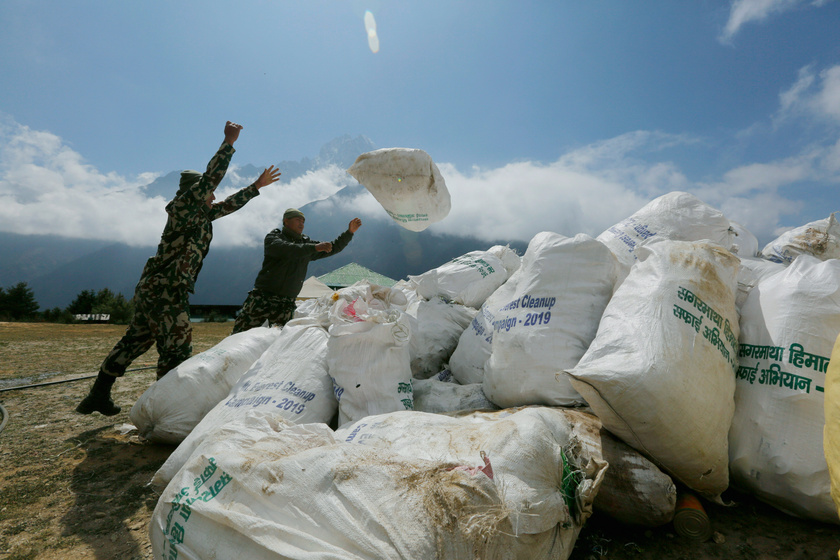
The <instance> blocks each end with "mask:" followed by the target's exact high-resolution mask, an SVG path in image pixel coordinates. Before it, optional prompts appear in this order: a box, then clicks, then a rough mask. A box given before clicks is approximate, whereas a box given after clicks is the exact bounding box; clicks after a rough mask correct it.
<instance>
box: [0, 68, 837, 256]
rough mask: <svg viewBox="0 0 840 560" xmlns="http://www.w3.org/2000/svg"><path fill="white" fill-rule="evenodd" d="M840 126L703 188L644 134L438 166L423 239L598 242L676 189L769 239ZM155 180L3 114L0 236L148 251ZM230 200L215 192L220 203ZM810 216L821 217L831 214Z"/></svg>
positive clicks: (828, 161)
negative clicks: (537, 158)
mask: <svg viewBox="0 0 840 560" xmlns="http://www.w3.org/2000/svg"><path fill="white" fill-rule="evenodd" d="M803 116H807V117H808V118H812V119H815V120H816V121H819V122H822V123H826V122H828V123H829V124H834V125H840V66H835V67H832V68H829V69H826V70H824V71H822V72H817V71H816V70H815V69H813V68H810V67H807V68H803V69H802V71H801V72H800V75H799V78H798V80H797V81H796V83H794V84H793V85H792V86H791V87H790V88H789V89H788V90H786V91H784V92H782V93H781V94H780V109H779V113H778V115H777V117H776V119H777V120H778V121H784V120H786V119H793V118H801V117H803ZM837 129H840V126H835V127H834V131H833V135H831V136H830V138H831V140H830V141H824V142H822V143H815V144H811V145H810V146H808V147H807V148H805V149H803V150H802V151H801V152H800V153H797V154H793V155H790V156H788V157H786V158H782V159H779V160H777V161H770V162H760V163H746V164H744V165H741V166H739V167H736V168H733V169H730V170H729V171H727V172H726V173H724V174H723V175H722V176H720V177H719V178H716V179H713V180H709V179H705V180H703V181H697V180H692V179H690V178H688V177H687V176H686V175H685V173H684V172H683V171H682V170H681V169H680V168H679V167H678V166H677V165H676V164H675V163H673V162H671V161H668V160H667V159H666V158H665V157H664V153H665V151H664V150H666V149H668V148H672V147H680V146H681V147H686V146H690V145H691V144H692V143H693V142H696V139H692V138H690V137H687V136H685V135H672V134H666V133H662V132H650V131H637V132H631V133H627V134H624V135H621V136H618V137H615V138H612V139H609V140H605V141H602V142H598V143H595V144H591V145H588V146H584V147H581V148H579V149H576V150H573V151H570V152H568V153H566V154H563V155H561V156H560V157H559V158H558V159H557V160H556V161H554V162H552V163H549V164H542V163H535V162H527V161H526V162H518V163H511V164H508V165H505V166H503V167H499V168H495V169H479V168H473V169H470V170H468V171H463V170H459V169H457V168H455V167H454V166H453V165H450V164H446V163H441V162H438V166H439V167H440V169H441V172H442V174H443V176H444V178H445V179H446V183H447V186H448V189H449V191H450V194H451V197H452V211H451V212H450V214H449V216H448V217H447V218H446V219H445V220H443V221H442V222H439V223H437V224H435V225H433V226H432V228H431V230H430V231H433V232H438V233H448V234H454V235H475V236H478V237H480V238H482V239H486V240H488V241H491V240H508V239H509V240H521V241H529V240H530V239H531V238H532V237H533V236H534V235H535V234H536V233H538V232H540V231H555V232H558V233H561V234H564V235H574V234H576V233H587V234H589V235H592V236H597V235H598V234H600V233H601V232H603V231H604V230H606V229H607V228H609V227H610V226H612V225H613V224H615V223H617V222H619V221H621V220H623V219H624V218H626V217H627V216H629V215H630V214H632V213H634V212H635V211H636V210H638V209H639V208H641V207H642V206H644V205H645V204H646V203H647V202H649V201H650V200H652V199H654V198H656V197H657V196H660V195H663V194H665V193H668V192H670V191H675V190H681V191H687V192H691V193H692V194H694V195H696V196H697V197H698V198H700V199H701V200H703V201H705V202H707V203H708V204H710V205H712V206H714V207H716V208H719V209H720V210H722V211H723V212H724V213H725V214H726V215H727V217H728V218H729V219H730V220H734V221H736V222H738V223H740V224H742V225H743V226H745V227H746V228H747V229H749V230H750V231H752V232H753V233H754V234H755V235H756V236H757V237H758V238H759V239H760V240H762V241H765V242H766V241H769V240H771V239H772V238H773V237H775V236H776V235H778V233H779V232H780V231H781V229H784V228H780V225H779V224H780V222H781V221H782V220H783V217H784V216H788V217H793V219H795V217H796V216H798V215H799V213H800V212H802V211H803V210H806V209H807V208H806V207H805V204H806V203H805V202H803V201H800V200H795V199H791V198H787V197H786V196H785V195H783V194H782V191H783V190H784V191H785V192H789V191H795V189H790V188H789V187H796V186H797V185H801V184H813V183H818V184H821V185H830V184H836V183H838V182H840V140H838V135H837V134H836V131H837ZM211 155H212V154H207V156H208V159H209V157H210V156H211ZM230 174H231V177H232V178H233V179H234V184H235V185H236V188H239V187H241V186H243V185H245V184H248V183H250V182H251V181H252V180H253V178H252V177H244V176H242V177H240V176H239V175H238V172H237V168H235V167H232V168H231V172H230ZM155 177H156V174H152V173H147V174H143V175H141V176H138V177H132V178H126V177H122V176H120V175H117V174H115V173H103V172H100V171H99V170H97V169H95V168H94V167H92V166H91V165H89V164H87V163H85V161H84V158H83V157H82V156H81V155H80V154H78V153H77V152H75V151H73V150H72V149H70V148H68V147H67V146H66V145H65V144H64V142H63V141H62V140H61V138H59V137H57V136H55V135H54V134H51V133H49V132H41V131H34V130H31V129H30V128H28V127H26V126H23V125H20V124H18V123H16V122H14V121H13V120H12V119H10V118H2V117H0V231H7V232H14V233H20V234H56V235H61V236H67V237H79V238H94V239H108V240H113V241H119V242H123V243H127V244H130V245H135V246H149V245H155V244H157V242H158V240H159V238H160V232H161V230H162V228H163V226H164V224H165V221H166V214H165V211H164V206H165V205H166V202H167V201H166V200H164V199H162V198H160V197H156V198H148V197H146V196H145V195H144V194H143V190H142V188H141V187H142V186H143V185H145V184H147V183H149V182H150V181H151V180H153V179H154V178H155ZM352 181H353V180H352V178H351V177H350V176H349V175H347V174H346V172H345V171H344V170H343V169H339V168H337V167H335V166H332V167H328V168H324V169H321V170H318V171H316V172H311V173H308V174H307V175H305V176H303V177H300V178H297V179H294V180H293V181H292V182H291V183H290V184H276V185H272V186H269V187H266V188H265V189H263V190H262V191H261V195H260V196H259V197H257V198H256V199H254V200H253V201H251V202H250V203H249V204H248V205H247V206H246V207H245V208H243V209H242V210H240V211H239V212H237V213H235V214H233V215H231V216H227V217H225V218H223V219H221V220H218V221H217V222H215V223H214V229H215V233H216V235H215V241H214V244H216V245H219V246H240V245H259V244H261V243H262V239H263V237H264V235H265V233H266V232H267V231H269V230H270V229H273V228H274V227H277V226H278V225H279V222H280V216H282V213H283V211H284V210H285V209H286V208H287V207H290V206H292V207H300V206H303V205H304V204H306V203H308V202H312V201H314V200H323V199H327V198H328V197H330V196H331V195H333V194H334V193H335V192H337V191H338V190H339V189H341V188H343V187H344V186H345V185H347V184H348V183H351V182H352ZM232 192H233V189H226V190H221V191H219V192H217V198H219V199H222V198H224V197H225V196H227V195H229V194H231V193H232ZM343 203H344V202H342V204H343ZM336 204H338V203H337V202H336ZM346 204H347V207H345V208H336V212H337V213H346V215H347V216H348V220H349V219H350V218H351V217H353V216H355V215H361V216H363V217H365V218H368V219H371V218H372V219H383V220H385V219H389V218H388V217H387V214H386V213H385V212H384V210H383V209H382V208H381V207H380V206H379V204H378V203H377V202H376V201H375V199H374V198H373V197H372V196H370V195H369V194H367V193H365V195H364V196H360V197H357V198H355V199H353V200H350V201H347V202H346ZM812 210H813V209H812ZM816 210H817V211H818V212H817V213H818V214H820V215H822V214H825V215H826V216H827V215H828V213H829V211H830V210H832V209H823V208H819V209H816ZM811 213H812V214H813V213H814V212H811ZM788 221H790V220H788ZM796 225H799V224H798V223H797V224H796Z"/></svg>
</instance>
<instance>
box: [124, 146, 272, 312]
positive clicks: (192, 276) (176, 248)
mask: <svg viewBox="0 0 840 560" xmlns="http://www.w3.org/2000/svg"><path fill="white" fill-rule="evenodd" d="M234 151H235V150H234V149H233V146H231V145H230V144H227V143H222V146H221V147H220V148H219V151H218V152H216V155H215V156H213V159H211V160H210V163H208V164H207V171H205V172H204V174H203V175H202V177H201V180H199V181H198V183H196V184H195V185H194V186H192V187H191V188H189V189H180V190H179V191H178V194H176V195H175V198H173V199H172V200H171V201H170V202H169V204H167V205H166V213H167V214H168V215H169V217H168V218H167V220H166V227H165V228H164V229H163V234H161V237H160V244H159V245H158V249H157V254H156V255H155V256H153V257H152V258H150V259H149V260H148V261H146V266H145V267H144V268H143V274H142V276H141V277H140V282H139V283H138V284H137V289H136V291H135V294H136V295H139V296H141V297H148V296H152V297H157V298H162V299H165V300H170V301H179V300H182V299H184V298H186V297H187V295H188V294H189V293H192V292H193V291H194V289H195V280H196V278H197V277H198V273H199V271H200V270H201V266H202V264H203V262H204V257H205V256H207V252H208V251H209V249H210V241H212V239H213V225H212V221H213V220H216V219H218V218H221V217H222V216H227V215H228V214H230V213H232V212H235V211H237V210H239V209H240V208H242V207H243V206H245V204H246V203H247V202H248V201H249V200H251V199H252V198H254V197H255V196H257V195H259V189H258V188H257V187H256V185H254V184H251V185H250V186H248V187H245V188H244V189H242V190H240V191H239V192H236V193H234V194H233V195H231V196H229V197H228V198H226V199H225V200H224V201H222V202H220V203H218V204H213V205H212V206H211V207H209V208H208V207H207V204H206V199H207V196H208V195H209V194H210V193H211V192H213V191H214V190H215V188H216V187H217V186H218V185H219V183H220V182H221V181H222V179H223V178H224V176H225V172H226V171H227V168H228V165H229V164H230V159H231V157H232V156H233V152H234Z"/></svg>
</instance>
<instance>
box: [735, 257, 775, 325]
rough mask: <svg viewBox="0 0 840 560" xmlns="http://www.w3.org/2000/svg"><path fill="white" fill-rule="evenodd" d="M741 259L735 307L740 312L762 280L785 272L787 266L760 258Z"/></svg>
mask: <svg viewBox="0 0 840 560" xmlns="http://www.w3.org/2000/svg"><path fill="white" fill-rule="evenodd" d="M739 258H740V260H741V267H740V268H739V269H738V293H737V294H736V296H735V306H736V307H737V308H738V311H739V312H740V311H741V308H742V307H743V306H744V303H746V301H747V296H749V295H750V292H751V291H753V289H755V287H756V286H758V284H759V282H761V279H762V278H764V277H766V276H771V275H773V274H776V273H779V272H781V271H783V270H784V269H785V265H783V264H781V263H775V262H771V261H768V260H766V259H762V258H758V257H752V258H746V257H739Z"/></svg>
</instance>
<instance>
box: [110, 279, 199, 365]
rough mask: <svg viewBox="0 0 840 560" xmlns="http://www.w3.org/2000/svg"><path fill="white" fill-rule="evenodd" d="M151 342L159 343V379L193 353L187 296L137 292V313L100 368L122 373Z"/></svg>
mask: <svg viewBox="0 0 840 560" xmlns="http://www.w3.org/2000/svg"><path fill="white" fill-rule="evenodd" d="M152 344H156V345H157V352H158V363H157V378H158V379H160V378H161V377H163V376H164V375H166V374H167V373H168V372H169V371H170V370H172V369H174V368H176V367H177V366H178V365H180V364H181V362H183V361H184V360H186V359H187V358H189V357H190V356H191V355H192V325H191V324H190V308H189V301H188V300H187V298H186V297H183V298H177V299H176V300H175V301H169V300H162V299H160V298H153V297H145V298H144V297H138V296H137V295H135V298H134V317H133V318H132V319H131V323H130V324H129V325H128V329H127V330H126V331H125V334H124V335H123V337H122V338H121V339H120V341H119V342H117V345H116V346H114V349H113V350H111V353H110V354H108V356H107V357H106V358H105V361H104V362H102V366H101V367H100V368H99V369H100V371H102V372H103V373H107V374H108V375H113V376H114V377H122V376H123V374H125V370H126V369H127V368H128V366H129V365H131V362H133V361H134V360H135V359H137V358H138V357H139V356H141V355H142V354H144V353H145V352H146V351H147V350H149V348H151V347H152Z"/></svg>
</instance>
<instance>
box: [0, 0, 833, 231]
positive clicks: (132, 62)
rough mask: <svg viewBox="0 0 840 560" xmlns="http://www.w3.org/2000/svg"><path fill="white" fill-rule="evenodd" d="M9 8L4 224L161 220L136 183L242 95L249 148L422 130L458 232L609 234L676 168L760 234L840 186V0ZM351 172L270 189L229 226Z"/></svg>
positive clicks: (191, 159) (214, 140)
mask: <svg viewBox="0 0 840 560" xmlns="http://www.w3.org/2000/svg"><path fill="white" fill-rule="evenodd" d="M366 12H370V13H371V14H372V15H373V17H374V18H375V22H376V34H377V38H378V41H379V49H378V52H373V51H372V49H371V48H370V45H369V42H368V34H367V32H366V30H365V24H364V17H365V13H366ZM0 25H2V33H0V52H2V53H3V55H2V57H0V75H2V76H3V79H2V81H0V230H2V231H15V232H18V233H57V234H60V235H72V236H79V237H93V238H105V239H114V240H119V241H126V242H130V243H134V244H148V245H151V244H155V243H156V242H157V240H158V237H159V235H160V230H161V228H162V226H163V223H164V221H165V215H164V214H163V206H164V205H165V202H166V201H164V200H162V199H159V198H157V199H148V198H145V197H144V196H143V193H142V191H141V190H139V187H140V186H141V185H143V184H146V183H148V182H149V181H151V180H152V179H153V178H154V177H156V176H157V175H161V174H166V173H168V172H170V171H173V170H176V169H183V168H203V166H204V165H205V164H206V162H207V160H208V159H209V157H210V156H211V155H212V154H213V152H214V150H215V149H216V147H217V146H218V144H219V142H220V140H221V138H222V134H221V131H222V128H223V125H224V122H225V120H228V119H229V120H233V121H236V122H239V123H241V124H243V125H244V127H245V128H244V130H243V132H242V135H241V137H240V140H239V142H238V143H237V145H236V147H237V153H236V155H235V156H234V163H235V164H239V165H244V164H246V163H253V164H255V165H259V166H267V165H270V164H272V163H277V162H279V161H283V160H297V159H300V158H303V157H314V156H316V155H317V154H318V150H319V149H320V147H321V145H322V144H324V143H326V142H328V141H329V140H331V139H332V138H334V137H336V136H340V135H343V134H350V135H352V136H356V135H358V134H363V135H365V136H367V137H369V138H370V139H371V140H372V141H373V142H374V143H375V144H376V145H377V146H379V147H383V148H384V147H410V148H420V149H423V150H425V151H426V152H428V153H429V154H430V155H431V156H432V158H433V159H434V161H435V162H437V164H438V166H439V167H440V169H441V172H442V173H443V176H444V178H445V179H446V183H447V186H448V188H449V190H450V193H451V195H452V212H451V213H450V215H449V216H448V217H447V218H446V219H445V220H444V221H442V222H440V223H439V224H435V225H434V226H432V231H439V232H442V233H444V232H445V233H472V234H476V235H479V236H483V237H486V238H487V239H491V238H492V239H499V238H505V237H507V238H511V239H519V240H525V241H527V240H529V239H530V238H531V237H533V235H535V234H536V233H538V232H539V231H543V230H550V231H556V232H558V233H563V234H565V235H574V234H575V233H579V232H583V233H588V234H590V235H593V236H596V235H598V234H599V233H601V232H602V231H604V230H605V229H607V228H608V227H609V226H611V225H613V224H614V223H616V222H618V221H620V220H622V219H624V218H626V217H627V216H629V215H630V214H632V213H633V212H635V211H636V210H638V209H639V208H641V207H642V206H643V205H644V204H645V203H646V202H648V201H650V200H652V199H653V198H655V197H657V196H659V195H661V194H664V193H666V192H669V191H673V190H685V191H689V192H692V193H693V194H695V195H697V196H698V197H699V198H701V199H702V200H704V201H705V202H707V203H709V204H711V205H712V206H715V207H716V208H719V209H721V210H722V211H724V213H725V214H726V215H727V217H729V218H730V219H731V220H734V221H737V222H739V223H741V224H743V225H744V226H746V227H747V228H748V229H749V230H751V231H752V232H753V233H754V234H755V235H756V236H757V237H758V238H759V240H760V241H761V242H762V244H763V243H766V242H768V241H770V240H771V239H772V238H773V237H775V236H776V235H778V234H779V233H780V232H781V231H783V230H784V229H785V228H790V227H794V226H799V225H802V224H804V223H806V222H810V221H813V220H817V219H820V218H825V217H827V216H828V214H829V213H830V212H832V211H834V210H840V200H838V198H839V197H838V196H837V195H838V193H837V188H838V183H840V39H838V37H837V36H838V33H837V29H838V28H840V2H839V1H837V0H822V1H819V0H817V1H813V0H734V1H730V0H725V1H723V0H722V1H702V0H698V1H693V2H674V1H673V0H667V1H665V0H663V1H655V0H645V1H644V2H639V1H637V2H628V1H625V0H613V1H610V0H603V1H597V0H593V1H588V2H570V1H559V0H558V1H556V2H529V1H525V2H500V1H492V0H482V1H472V0H467V1H459V2H439V1H436V0H425V1H422V2H419V1H413V0H404V1H402V2H387V1H385V0H369V1H361V0H329V1H328V0H307V1H306V2H302V1H300V2H292V1H270V0H244V1H240V2H236V3H227V2H224V3H223V2H213V1H209V0H205V1H202V2H197V1H193V2H161V1H150V2H144V3H138V2H112V1H104V0H89V1H85V2H72V3H71V2H64V1H23V0H5V1H4V2H2V3H0ZM233 171H235V169H234V170H233ZM249 179H251V178H246V177H243V178H242V182H245V181H247V180H249ZM348 181H352V179H350V178H349V177H348V176H347V175H346V174H344V172H343V170H337V169H332V170H324V171H323V172H321V173H318V174H312V175H310V176H308V177H304V178H301V179H300V180H296V181H295V182H293V184H292V185H287V186H283V187H276V188H274V190H272V191H271V192H266V191H267V190H268V189H266V191H263V192H264V196H261V197H260V198H259V199H257V200H255V201H254V202H253V203H252V204H251V205H249V206H248V207H247V208H246V209H245V210H243V211H241V212H239V213H237V214H235V215H233V216H230V217H229V218H225V220H223V221H220V222H217V224H218V225H217V226H216V232H217V234H216V241H214V243H216V244H227V245H230V244H234V245H235V244H242V243H248V244H258V243H260V242H261V239H262V236H263V235H264V234H265V232H266V231H268V230H269V229H271V228H272V227H275V226H276V224H277V221H278V220H277V217H278V213H281V212H282V209H283V208H285V207H286V206H291V205H301V204H303V203H305V202H308V201H309V200H312V199H314V198H322V197H325V196H328V195H329V194H331V193H332V192H335V190H337V189H338V188H340V187H341V186H343V185H344V184H347V182H348ZM221 194H224V193H221ZM252 206H253V207H252ZM344 210H346V211H347V212H348V219H349V217H352V215H351V214H353V215H355V214H363V215H364V216H366V217H369V218H373V219H387V217H386V216H385V213H384V211H383V210H382V209H381V208H379V207H378V206H377V205H376V204H375V203H372V202H371V199H367V200H357V201H356V202H355V207H353V208H347V209H344ZM315 233H316V232H313V234H315Z"/></svg>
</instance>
